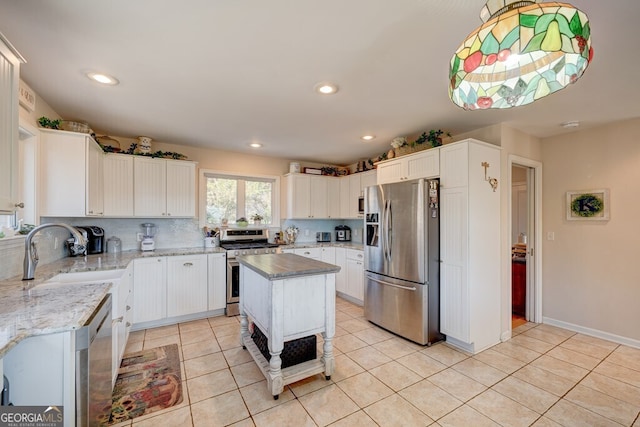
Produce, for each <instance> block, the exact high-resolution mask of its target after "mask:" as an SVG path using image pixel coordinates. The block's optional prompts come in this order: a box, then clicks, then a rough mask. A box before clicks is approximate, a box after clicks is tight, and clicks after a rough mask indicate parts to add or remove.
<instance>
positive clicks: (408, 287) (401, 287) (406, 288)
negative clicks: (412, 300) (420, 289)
mask: <svg viewBox="0 0 640 427" xmlns="http://www.w3.org/2000/svg"><path fill="white" fill-rule="evenodd" d="M367 278H368V279H369V280H371V281H373V282H376V283H380V284H381V285H387V286H393V287H394V288H400V289H404V290H407V291H415V290H416V287H415V286H402V285H396V284H395V283H389V282H385V281H384V280H378V279H374V278H373V277H371V276H367Z"/></svg>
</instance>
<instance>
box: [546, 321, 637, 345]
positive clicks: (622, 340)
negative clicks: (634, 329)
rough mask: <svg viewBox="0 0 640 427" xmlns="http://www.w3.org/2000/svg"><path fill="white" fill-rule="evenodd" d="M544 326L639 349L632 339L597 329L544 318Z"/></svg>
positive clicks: (635, 341)
mask: <svg viewBox="0 0 640 427" xmlns="http://www.w3.org/2000/svg"><path fill="white" fill-rule="evenodd" d="M542 321H543V323H544V324H546V325H551V326H557V327H559V328H563V329H568V330H570V331H574V332H578V333H580V334H583V335H589V336H591V337H595V338H600V339H603V340H607V341H612V342H615V343H618V344H623V345H626V346H629V347H634V348H639V349H640V340H636V339H633V338H628V337H623V336H620V335H616V334H612V333H609V332H605V331H600V330H598V329H592V328H587V327H586V326H580V325H576V324H573V323H569V322H564V321H562V320H557V319H552V318H550V317H544V318H543V319H542Z"/></svg>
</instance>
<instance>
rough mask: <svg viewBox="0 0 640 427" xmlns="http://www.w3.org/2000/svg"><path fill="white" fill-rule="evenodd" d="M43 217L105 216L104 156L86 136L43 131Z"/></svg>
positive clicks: (41, 133)
mask: <svg viewBox="0 0 640 427" xmlns="http://www.w3.org/2000/svg"><path fill="white" fill-rule="evenodd" d="M40 141H41V145H40V174H41V179H40V188H41V191H40V195H41V196H40V203H41V209H40V215H41V216H54V217H56V216H57V217H59V216H69V217H83V216H102V215H103V200H102V199H103V188H102V184H103V179H104V176H103V166H102V162H103V161H104V153H103V151H102V149H101V148H100V146H99V145H98V143H96V142H95V141H94V140H93V138H91V137H90V136H89V135H87V134H84V133H77V132H65V131H59V130H51V129H40Z"/></svg>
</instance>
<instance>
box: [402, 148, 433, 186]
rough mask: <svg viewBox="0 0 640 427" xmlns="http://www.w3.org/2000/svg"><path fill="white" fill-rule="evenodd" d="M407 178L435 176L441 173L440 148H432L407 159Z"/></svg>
mask: <svg viewBox="0 0 640 427" xmlns="http://www.w3.org/2000/svg"><path fill="white" fill-rule="evenodd" d="M405 169H406V174H407V175H406V176H407V179H418V178H434V177H437V176H438V175H440V149H439V148H430V149H428V150H425V151H422V152H420V153H419V154H416V155H413V156H409V157H408V158H407V159H406V166H405Z"/></svg>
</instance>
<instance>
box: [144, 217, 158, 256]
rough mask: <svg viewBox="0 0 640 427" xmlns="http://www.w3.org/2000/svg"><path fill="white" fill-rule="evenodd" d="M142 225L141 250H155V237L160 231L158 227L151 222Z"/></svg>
mask: <svg viewBox="0 0 640 427" xmlns="http://www.w3.org/2000/svg"><path fill="white" fill-rule="evenodd" d="M140 226H141V227H142V235H141V237H140V250H141V251H143V252H146V251H153V250H155V248H156V242H155V240H154V237H155V235H156V232H157V231H158V227H156V225H155V224H153V223H150V222H145V223H144V224H140Z"/></svg>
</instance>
